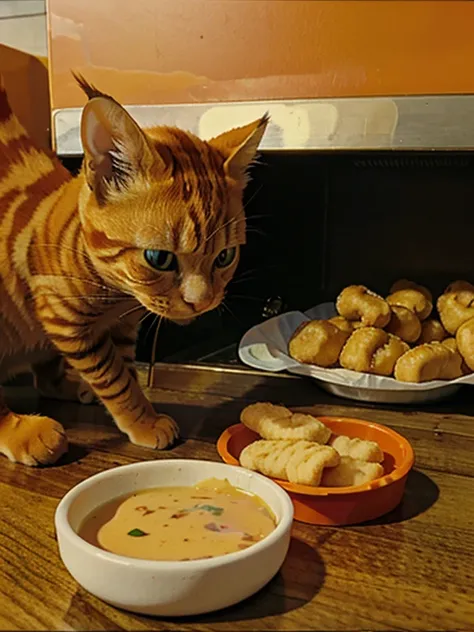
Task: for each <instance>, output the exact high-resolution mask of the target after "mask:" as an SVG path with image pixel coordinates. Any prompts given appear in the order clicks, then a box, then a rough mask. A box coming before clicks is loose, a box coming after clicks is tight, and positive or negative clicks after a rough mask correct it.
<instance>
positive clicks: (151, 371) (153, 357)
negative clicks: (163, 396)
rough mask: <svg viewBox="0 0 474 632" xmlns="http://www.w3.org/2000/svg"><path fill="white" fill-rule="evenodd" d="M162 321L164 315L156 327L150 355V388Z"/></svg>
mask: <svg viewBox="0 0 474 632" xmlns="http://www.w3.org/2000/svg"><path fill="white" fill-rule="evenodd" d="M162 322H163V316H160V317H159V321H158V324H157V326H156V329H155V337H154V338H153V345H152V347H151V356H150V364H149V367H148V380H147V384H148V388H151V379H152V377H153V367H154V366H155V357H156V345H157V342H158V333H159V331H160V327H161V323H162Z"/></svg>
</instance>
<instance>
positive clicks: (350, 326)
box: [328, 316, 355, 334]
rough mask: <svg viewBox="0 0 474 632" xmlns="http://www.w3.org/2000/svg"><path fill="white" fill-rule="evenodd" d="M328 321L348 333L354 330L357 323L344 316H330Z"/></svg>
mask: <svg viewBox="0 0 474 632" xmlns="http://www.w3.org/2000/svg"><path fill="white" fill-rule="evenodd" d="M328 323H332V324H333V325H336V327H337V328H338V329H340V330H341V331H345V332H346V333H348V334H351V333H352V332H353V331H354V325H355V323H354V322H351V321H350V320H347V318H344V317H343V316H333V317H332V318H329V320H328Z"/></svg>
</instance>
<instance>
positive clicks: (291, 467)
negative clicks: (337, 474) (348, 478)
mask: <svg viewBox="0 0 474 632" xmlns="http://www.w3.org/2000/svg"><path fill="white" fill-rule="evenodd" d="M298 443H299V446H298V450H297V451H296V452H294V453H293V454H292V456H291V457H290V458H289V460H288V463H287V465H286V475H287V477H288V480H289V481H290V483H298V484H299V485H315V486H317V485H319V484H320V482H321V477H322V475H323V472H324V469H325V468H327V467H329V468H331V467H336V465H338V463H339V462H340V457H339V454H338V453H337V451H336V450H335V449H334V448H331V447H330V446H327V445H318V444H315V443H311V442H309V441H305V442H303V441H299V442H298ZM303 444H304V445H303Z"/></svg>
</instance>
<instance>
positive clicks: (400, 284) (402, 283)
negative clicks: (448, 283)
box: [390, 279, 433, 303]
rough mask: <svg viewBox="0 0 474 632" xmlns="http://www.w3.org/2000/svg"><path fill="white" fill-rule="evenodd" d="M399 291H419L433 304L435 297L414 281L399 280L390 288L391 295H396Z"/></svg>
mask: <svg viewBox="0 0 474 632" xmlns="http://www.w3.org/2000/svg"><path fill="white" fill-rule="evenodd" d="M399 290H418V291H419V292H421V293H422V294H423V295H424V296H425V297H426V298H427V300H428V301H429V302H430V303H433V295H432V294H431V292H430V291H429V289H428V288H427V287H425V286H424V285H418V283H414V282H413V281H409V280H408V279H399V280H398V281H395V283H394V284H393V285H392V287H391V288H390V294H394V293H395V292H398V291H399Z"/></svg>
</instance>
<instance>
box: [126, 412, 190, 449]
mask: <svg viewBox="0 0 474 632" xmlns="http://www.w3.org/2000/svg"><path fill="white" fill-rule="evenodd" d="M127 434H128V436H129V439H130V441H131V442H132V443H134V444H135V445H139V446H141V447H143V448H154V449H156V450H163V449H164V448H167V447H169V446H170V445H171V444H172V443H174V441H175V440H176V439H177V438H178V437H179V429H178V426H177V424H176V422H175V421H174V419H171V417H168V416H167V415H158V416H157V417H154V418H153V419H147V420H146V421H143V422H141V421H137V422H136V423H135V424H134V425H133V427H132V429H131V430H130V431H129V432H128V433H127Z"/></svg>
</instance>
